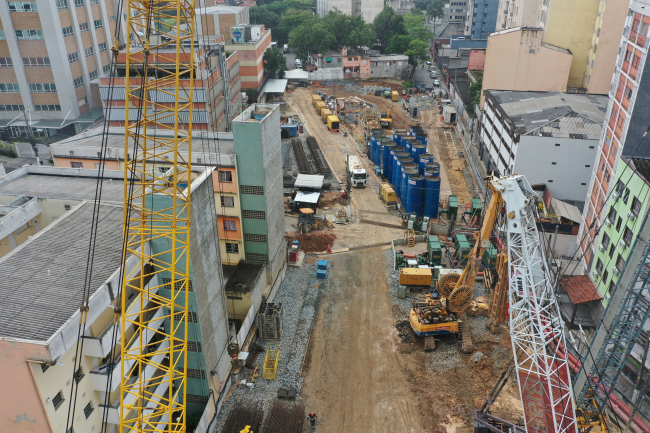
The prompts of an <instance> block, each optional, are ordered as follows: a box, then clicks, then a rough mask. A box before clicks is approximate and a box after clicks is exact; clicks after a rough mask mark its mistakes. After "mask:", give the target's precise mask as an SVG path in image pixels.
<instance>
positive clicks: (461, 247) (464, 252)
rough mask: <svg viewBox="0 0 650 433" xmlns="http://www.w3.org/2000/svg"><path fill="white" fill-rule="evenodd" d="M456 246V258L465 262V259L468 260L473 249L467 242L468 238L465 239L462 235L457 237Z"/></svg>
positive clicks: (455, 239)
mask: <svg viewBox="0 0 650 433" xmlns="http://www.w3.org/2000/svg"><path fill="white" fill-rule="evenodd" d="M454 246H455V247H456V257H457V258H458V260H459V261H463V260H464V259H466V258H467V256H468V255H469V253H470V251H471V250H472V247H471V246H470V244H469V242H468V241H467V237H465V235H462V234H459V235H456V236H455V238H454Z"/></svg>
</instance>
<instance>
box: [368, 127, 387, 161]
mask: <svg viewBox="0 0 650 433" xmlns="http://www.w3.org/2000/svg"><path fill="white" fill-rule="evenodd" d="M382 137H384V130H383V129H372V130H371V131H370V155H369V156H370V160H371V161H372V162H375V160H376V159H377V153H376V150H377V147H376V146H377V142H378V141H379V140H380V139H381V138H382Z"/></svg>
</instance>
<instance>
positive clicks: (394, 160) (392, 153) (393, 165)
mask: <svg viewBox="0 0 650 433" xmlns="http://www.w3.org/2000/svg"><path fill="white" fill-rule="evenodd" d="M397 152H404V148H403V147H402V146H399V145H397V144H396V145H395V147H393V148H392V149H391V150H390V158H391V160H390V177H389V178H388V182H390V184H391V185H394V182H393V178H394V177H395V170H396V169H397V158H398V157H397V156H396V155H395V153H397Z"/></svg>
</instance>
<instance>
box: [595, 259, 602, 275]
mask: <svg viewBox="0 0 650 433" xmlns="http://www.w3.org/2000/svg"><path fill="white" fill-rule="evenodd" d="M596 271H597V272H598V273H599V274H602V273H603V262H602V261H601V260H600V259H598V261H597V262H596Z"/></svg>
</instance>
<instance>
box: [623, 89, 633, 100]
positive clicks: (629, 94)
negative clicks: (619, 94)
mask: <svg viewBox="0 0 650 433" xmlns="http://www.w3.org/2000/svg"><path fill="white" fill-rule="evenodd" d="M623 96H624V97H625V99H630V98H631V97H632V88H631V87H625V92H624V93H623Z"/></svg>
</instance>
